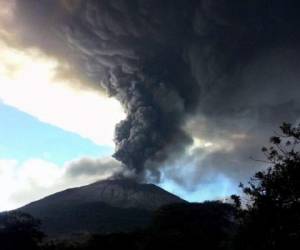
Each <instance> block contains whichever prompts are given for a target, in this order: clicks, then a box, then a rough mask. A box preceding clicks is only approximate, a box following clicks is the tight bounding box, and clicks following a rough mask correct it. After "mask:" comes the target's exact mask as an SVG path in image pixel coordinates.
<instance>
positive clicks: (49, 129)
mask: <svg viewBox="0 0 300 250" xmlns="http://www.w3.org/2000/svg"><path fill="white" fill-rule="evenodd" d="M0 121H1V123H0V142H1V143H0V158H5V159H14V160H17V161H26V160H29V159H32V158H39V159H44V160H47V161H51V162H53V163H55V164H58V165H62V164H63V163H65V162H66V161H70V160H73V159H74V158H80V157H82V156H91V157H101V156H106V155H110V154H111V153H112V152H113V147H111V146H100V145H96V144H95V143H93V142H92V141H90V140H88V139H84V138H82V137H81V136H79V135H77V134H75V133H71V132H68V131H65V130H63V129H61V128H58V127H55V126H52V125H49V124H46V123H43V122H40V121H39V120H38V119H36V118H34V117H32V116H30V115H28V114H26V113H24V112H21V111H19V110H18V109H16V108H13V107H10V106H7V105H5V104H3V103H1V102H0Z"/></svg>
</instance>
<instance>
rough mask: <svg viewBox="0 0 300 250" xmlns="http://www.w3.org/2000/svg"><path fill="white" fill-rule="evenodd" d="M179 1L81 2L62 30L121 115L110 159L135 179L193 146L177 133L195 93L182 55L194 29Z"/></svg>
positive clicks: (197, 91) (188, 9)
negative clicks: (118, 106)
mask: <svg viewBox="0 0 300 250" xmlns="http://www.w3.org/2000/svg"><path fill="white" fill-rule="evenodd" d="M191 11H192V6H189V7H188V8H187V7H186V4H185V2H184V1H174V0H172V1H170V0H167V1H130V2H129V1H83V2H82V4H81V6H80V10H79V11H78V12H76V16H74V17H73V18H72V22H71V23H70V24H69V25H68V26H66V34H67V36H68V41H69V43H70V44H71V45H72V47H73V48H76V50H79V51H80V52H81V55H82V60H83V61H84V62H85V63H86V64H85V65H86V68H85V69H86V72H87V73H88V74H89V76H90V77H92V78H93V79H95V80H96V81H98V82H99V83H101V84H102V85H103V86H104V87H105V88H106V89H107V91H108V93H109V94H110V95H112V96H114V97H116V98H117V99H118V100H119V101H120V102H121V103H122V104H123V107H124V108H125V111H126V113H127V118H126V119H125V120H124V121H122V122H120V123H119V124H118V125H117V127H116V132H115V143H116V152H115V154H114V157H115V158H116V159H118V160H120V161H121V162H122V163H123V164H124V165H125V166H126V167H127V168H128V169H129V170H130V172H131V173H132V174H133V175H134V176H136V177H143V176H144V175H145V174H146V172H145V171H146V170H149V171H150V172H151V175H154V176H155V175H156V174H159V172H156V171H155V167H154V166H155V165H156V164H157V163H159V162H161V161H163V160H164V159H166V157H167V155H168V154H169V153H170V152H174V151H175V152H180V151H181V150H182V149H183V148H184V146H185V145H186V144H187V143H189V142H190V141H191V139H190V138H189V137H188V135H187V134H186V133H185V132H184V131H183V130H182V126H183V123H184V121H185V117H186V115H187V114H189V113H190V112H191V111H193V110H194V109H195V107H196V104H197V101H198V96H199V91H200V90H199V87H198V85H197V83H196V81H195V79H193V77H192V76H191V70H190V68H189V65H188V62H187V60H186V59H185V58H184V53H185V51H184V49H185V47H184V46H185V44H186V43H187V40H188V39H189V35H190V34H191V30H192V28H193V27H192V25H191V23H190V15H191Z"/></svg>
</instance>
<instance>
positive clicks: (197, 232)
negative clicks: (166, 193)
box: [0, 123, 300, 250]
mask: <svg viewBox="0 0 300 250" xmlns="http://www.w3.org/2000/svg"><path fill="white" fill-rule="evenodd" d="M270 142H271V146H270V147H269V148H263V149H262V150H263V152H264V154H265V156H266V160H264V161H265V163H266V164H270V167H269V168H268V169H267V170H266V171H261V172H258V173H256V174H255V175H254V177H253V178H251V179H250V181H249V183H248V184H247V185H242V184H241V188H242V189H243V191H244V195H243V196H242V197H238V196H236V195H233V196H232V200H233V203H232V204H227V203H222V202H219V201H210V202H204V203H181V204H172V205H167V206H163V207H161V208H160V209H158V210H157V211H156V212H155V215H154V219H153V220H152V222H151V224H150V226H149V227H148V228H147V229H144V230H137V231H135V232H130V233H114V234H101V235H85V236H84V237H83V238H82V240H77V241H75V240H74V239H73V240H65V241H58V240H56V241H48V242H42V239H43V234H42V233H40V232H39V230H38V226H39V223H38V221H36V220H35V219H33V218H32V217H31V216H29V215H26V214H22V213H16V212H11V213H4V214H2V215H1V217H0V243H1V249H3V250H10V249H13V250H18V249H22V250H23V249H33V250H34V249H44V250H63V249H68V250H71V249H77V250H83V249H87V250H89V249H90V250H94V249H95V250H96V249H117V248H118V249H119V248H123V249H132V250H135V249H136V250H142V249H143V250H147V249H194V248H195V247H197V248H199V249H210V250H215V249H224V250H226V249H232V250H240V249H243V250H248V249H249V250H250V249H255V250H267V249H270V250H279V249H280V250H283V249H288V250H293V249H298V247H299V243H300V238H299V237H300V153H299V146H300V125H299V126H296V127H293V126H291V125H290V124H285V123H284V124H283V125H282V126H281V133H280V134H276V136H274V137H272V138H271V140H270Z"/></svg>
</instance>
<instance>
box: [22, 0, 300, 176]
mask: <svg viewBox="0 0 300 250" xmlns="http://www.w3.org/2000/svg"><path fill="white" fill-rule="evenodd" d="M299 10H300V3H299V1H295V0H294V1H293V0H290V1H289V0H288V1H286V0H285V1H283V0H274V1H269V0H252V1H228V0H227V1H225V0H221V1H213V0H202V1H200V0H187V1H182V0H164V1H159V0H132V1H125V0H99V1H94V0H86V1H75V2H74V4H73V5H72V4H71V2H70V1H50V0H44V1H37V0H28V1H21V0H19V13H18V18H19V21H21V22H22V25H23V26H24V27H25V28H23V30H25V31H26V32H25V33H26V34H28V35H27V36H23V40H26V41H27V43H28V44H34V45H35V46H39V47H41V48H42V49H44V50H47V51H48V52H49V53H51V52H52V53H54V54H60V53H61V54H63V55H64V57H66V58H67V59H68V60H69V61H70V62H74V65H75V66H74V67H76V68H77V69H78V70H80V72H81V73H82V74H83V75H85V76H86V77H87V78H88V79H90V80H91V81H90V82H94V83H95V85H96V86H98V85H99V86H100V85H101V86H102V87H103V88H105V89H106V90H107V91H108V93H109V94H110V95H112V96H114V97H115V98H117V99H118V100H119V101H120V102H121V103H122V105H123V107H124V109H125V111H126V113H127V118H126V119H125V120H124V121H122V122H121V123H120V124H118V125H117V127H116V133H115V143H116V152H115V154H114V157H115V158H116V159H117V160H119V161H121V162H122V163H123V164H124V166H125V169H127V172H129V173H130V174H131V175H133V176H134V177H135V178H137V179H140V180H143V179H145V178H149V176H150V179H153V178H154V180H155V179H156V180H159V179H160V174H161V171H162V169H161V166H163V165H164V164H166V163H168V162H172V161H173V160H174V159H176V158H180V156H183V157H190V156H187V154H186V149H187V147H188V146H189V145H191V144H192V142H193V139H192V137H193V138H195V137H197V138H202V139H203V140H204V139H205V140H206V141H213V142H214V144H215V145H222V147H221V146H220V147H215V148H214V149H213V150H211V149H205V148H204V149H201V150H200V151H199V150H194V151H193V152H194V153H193V156H192V157H193V159H197V160H196V162H197V164H195V166H196V167H195V171H194V172H195V173H196V174H194V175H193V176H196V177H197V176H198V178H199V179H201V176H203V175H205V173H206V172H209V171H213V172H218V171H220V172H224V173H225V174H226V175H228V176H231V177H232V178H240V177H243V176H245V175H248V174H249V173H250V172H252V170H253V169H251V168H250V167H249V165H248V164H247V163H245V160H246V159H245V158H246V157H245V155H250V156H251V155H253V154H254V155H256V153H255V152H257V151H258V150H259V148H260V146H261V144H264V142H265V140H264V139H265V138H267V137H268V136H269V135H270V133H272V129H274V128H275V127H277V126H278V125H279V124H280V123H281V122H282V121H290V122H294V121H295V120H296V119H298V118H299V100H300V98H299V97H300V94H299V93H300V91H299V90H300V87H299V86H300V85H299V84H298V82H299V79H300V78H299V73H298V72H300V71H299V69H298V65H299V64H298V62H299V59H298V58H299V55H300V49H299V44H300V43H299V41H300V30H299V25H300V17H299V15H298V13H299ZM26 23H27V24H28V26H26ZM26 27H27V28H26ZM28 27H29V28H28ZM32 27H34V28H35V30H38V31H41V32H42V33H41V34H40V35H37V32H33V31H32V30H30V28H31V29H32ZM29 30H30V31H29ZM23 33H24V32H23ZM48 38H49V41H48ZM45 41H46V43H45ZM45 44H46V45H45ZM61 54H60V56H61ZM196 121H199V123H196ZM201 122H203V123H201ZM191 124H193V125H191ZM195 124H196V125H195ZM237 138H240V139H237ZM221 142H222V143H221ZM226 144H227V145H231V148H230V150H227V149H226ZM234 159H235V160H234ZM202 169H205V170H202ZM125 172H126V171H125ZM237 172H239V174H238V175H237V176H236V173H237ZM125 175H126V173H125ZM173 175H176V173H175V174H173ZM171 176H172V174H171Z"/></svg>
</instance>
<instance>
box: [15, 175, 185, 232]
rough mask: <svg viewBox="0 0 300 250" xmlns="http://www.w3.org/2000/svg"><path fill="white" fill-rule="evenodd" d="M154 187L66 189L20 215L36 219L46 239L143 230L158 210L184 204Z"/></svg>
mask: <svg viewBox="0 0 300 250" xmlns="http://www.w3.org/2000/svg"><path fill="white" fill-rule="evenodd" d="M185 202H186V201H184V200H182V199H181V198H179V197H177V196H175V195H173V194H171V193H169V192H167V191H165V190H164V189H162V188H160V187H158V186H156V185H153V184H139V183H136V182H133V181H130V180H105V181H99V182H96V183H93V184H90V185H87V186H82V187H78V188H71V189H67V190H65V191H62V192H58V193H55V194H53V195H50V196H47V197H45V198H43V199H41V200H38V201H35V202H32V203H30V204H28V205H26V206H24V207H21V208H19V209H18V210H19V211H22V212H25V213H28V214H30V215H32V216H33V217H35V218H37V219H39V220H40V221H41V223H42V225H41V229H42V231H43V232H45V233H46V234H47V235H48V236H50V237H51V236H58V235H59V236H62V235H65V236H66V235H76V234H81V233H113V232H129V231H133V230H135V229H140V228H144V227H146V226H147V225H148V224H149V222H150V220H151V218H152V215H153V211H155V210H156V209H157V208H159V207H161V206H163V205H167V204H173V203H185Z"/></svg>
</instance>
